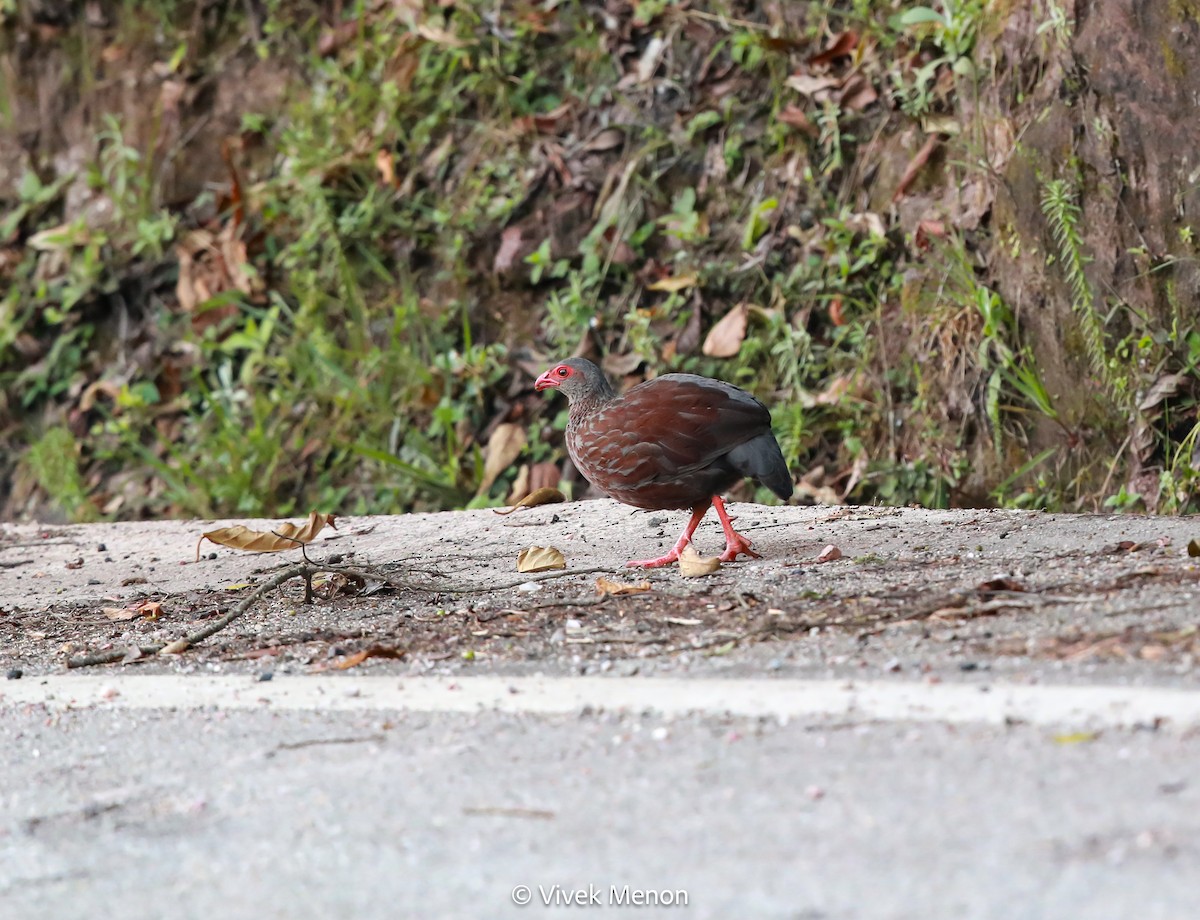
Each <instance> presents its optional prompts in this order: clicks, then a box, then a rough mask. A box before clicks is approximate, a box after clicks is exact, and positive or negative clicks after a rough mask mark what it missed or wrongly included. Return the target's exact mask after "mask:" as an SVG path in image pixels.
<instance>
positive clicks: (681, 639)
mask: <svg viewBox="0 0 1200 920" xmlns="http://www.w3.org/2000/svg"><path fill="white" fill-rule="evenodd" d="M736 513H737V514H738V515H739V516H740V520H739V526H744V527H745V528H746V532H747V534H748V535H749V536H751V538H752V539H754V541H755V546H756V548H757V549H759V550H760V551H761V552H762V554H763V558H761V559H758V560H750V561H744V562H740V563H738V564H736V565H730V566H723V567H722V568H721V570H720V571H719V572H718V573H717V574H716V575H714V576H712V577H710V578H706V579H695V580H684V579H681V578H680V577H679V575H678V572H677V571H674V570H669V569H668V570H659V571H656V572H651V573H648V575H646V576H645V577H646V580H647V581H648V582H649V587H650V590H649V591H646V592H642V593H639V594H636V595H630V596H620V597H616V598H614V597H598V596H597V593H596V587H595V580H596V578H597V577H598V574H605V576H606V577H610V578H612V579H615V580H620V581H623V582H632V581H633V580H634V579H640V578H642V577H643V576H642V575H640V574H638V575H632V576H631V575H630V574H629V573H626V572H625V571H624V570H623V569H622V562H623V561H624V559H627V558H631V557H633V556H638V555H642V556H644V555H648V554H649V553H650V552H652V551H654V550H656V549H658V548H661V547H662V546H664V545H666V544H669V543H670V542H673V540H674V537H675V531H676V530H677V526H676V524H678V525H679V526H682V521H679V522H676V521H674V520H667V521H665V522H663V521H659V520H656V519H655V518H652V517H651V516H649V515H645V514H642V513H630V512H629V511H628V509H624V508H621V507H619V506H616V505H615V504H612V503H608V502H589V503H581V504H579V505H566V506H555V507H553V508H538V509H532V510H530V511H528V512H521V513H520V514H518V515H514V516H513V517H511V518H497V517H495V516H494V515H492V514H491V512H487V511H483V512H465V513H461V514H452V515H420V516H412V517H406V518H376V519H353V520H348V521H344V522H339V526H340V530H339V533H338V535H336V536H337V538H336V539H334V540H330V541H326V540H324V539H320V540H318V541H317V542H316V543H315V544H314V545H313V546H312V547H310V550H309V553H310V556H312V557H313V558H327V557H328V556H329V554H332V553H336V554H338V555H340V556H342V557H343V558H346V559H348V560H350V561H352V562H353V563H354V564H356V565H359V566H364V567H368V568H369V567H372V566H377V567H379V569H380V571H385V570H386V571H387V572H391V573H393V574H394V573H396V572H401V573H403V574H404V576H405V578H409V579H410V580H411V582H412V585H413V586H412V587H408V588H403V589H396V590H391V591H376V590H374V589H373V588H372V589H369V590H368V591H367V592H366V593H363V594H358V595H356V594H354V593H353V592H347V593H344V594H340V595H337V596H335V597H325V598H317V599H316V601H315V602H314V603H312V604H303V603H300V602H299V601H300V598H299V595H298V593H297V590H296V588H295V586H284V587H283V588H281V589H279V590H278V591H275V592H272V593H269V594H267V595H264V596H263V598H262V599H261V601H260V602H258V603H257V604H256V605H254V606H253V607H252V608H251V609H250V610H249V611H248V612H247V613H246V614H245V615H244V616H243V617H241V618H240V619H238V620H236V621H235V622H233V623H232V624H230V625H229V626H228V627H227V628H226V629H225V630H224V631H222V632H221V633H218V634H217V635H216V636H214V637H212V638H211V639H209V640H207V641H206V642H204V643H202V644H200V645H198V646H196V647H195V648H192V649H189V650H187V651H186V652H185V653H184V654H181V655H172V656H161V655H158V656H144V655H143V656H139V657H136V660H135V659H134V658H133V657H132V656H131V658H130V661H129V663H126V664H118V665H115V666H106V667H101V668H86V669H82V670H67V669H66V667H65V663H66V662H67V661H68V660H70V659H71V658H72V657H77V656H79V655H80V654H83V653H87V652H89V651H95V650H103V649H118V650H123V649H127V648H131V647H134V646H138V645H143V644H145V643H147V642H154V641H159V642H162V641H171V640H173V639H176V638H178V637H179V636H181V635H184V634H186V633H187V632H189V631H191V630H193V629H195V628H196V627H197V626H199V625H203V624H205V623H208V622H211V621H212V618H213V617H214V616H215V615H216V613H217V612H225V611H228V610H229V609H230V608H231V606H232V604H233V603H234V601H235V600H236V598H238V597H240V596H244V593H245V592H246V591H248V590H252V589H253V586H254V585H255V584H259V583H261V582H262V581H263V580H264V579H266V578H267V577H269V575H270V574H271V571H272V569H271V566H274V565H276V564H277V562H276V559H275V558H274V557H261V556H245V555H240V554H237V553H235V552H234V551H232V550H225V549H219V550H210V549H209V548H208V547H206V548H205V553H204V555H203V556H202V558H201V561H200V562H198V563H197V562H195V561H194V559H195V555H194V553H195V540H196V538H197V537H198V535H199V533H200V532H201V531H203V530H205V529H210V528H211V527H213V526H216V524H215V523H214V522H158V523H146V524H129V525H89V526H88V527H67V528H44V527H39V526H36V525H20V526H14V525H0V666H2V667H3V668H4V670H6V671H8V672H9V674H10V678H11V679H10V680H8V681H0V770H2V771H3V773H2V775H3V781H2V782H0V917H4V918H7V917H15V918H27V917H28V918H42V917H46V918H58V917H64V916H78V915H84V914H88V915H91V914H100V915H102V916H108V915H117V916H121V917H123V918H124V917H132V918H138V917H155V918H158V917H164V916H170V917H205V918H207V917H213V916H230V917H254V918H261V917H287V918H298V917H299V918H304V917H314V918H315V917H329V916H353V917H356V918H357V917H366V918H373V917H380V918H388V917H450V918H453V917H472V918H473V917H484V918H487V917H506V916H543V915H562V916H566V915H570V914H576V915H578V914H580V913H584V914H586V915H589V916H628V915H629V914H631V913H633V914H636V915H637V916H648V917H657V916H688V917H751V918H753V917H765V918H775V917H779V918H804V920H823V918H830V920H833V918H908V917H912V918H922V920H927V918H948V920H949V918H955V920H957V918H974V917H979V918H992V917H995V918H1004V920H1010V918H1014V917H1020V918H1056V920H1057V918H1076V917H1080V918H1109V917H1111V918H1114V920H1115V918H1122V920H1124V918H1130V917H1137V918H1169V920H1176V918H1178V920H1185V918H1187V920H1190V918H1192V917H1194V916H1195V915H1196V907H1195V880H1196V879H1197V878H1200V872H1198V870H1200V865H1198V862H1200V818H1198V817H1197V816H1198V815H1200V808H1198V807H1197V806H1198V805H1200V802H1198V801H1197V799H1198V797H1200V792H1198V781H1197V779H1196V777H1197V776H1198V775H1200V681H1198V680H1197V675H1198V671H1197V668H1196V655H1197V650H1198V646H1197V632H1198V630H1197V626H1198V625H1200V624H1198V621H1197V613H1196V610H1197V605H1196V593H1197V588H1196V584H1197V581H1198V580H1200V572H1198V570H1197V566H1196V562H1195V560H1193V559H1192V558H1191V557H1190V556H1189V555H1188V553H1187V551H1186V547H1187V544H1188V542H1189V540H1190V539H1192V538H1193V536H1194V535H1195V534H1196V533H1197V532H1198V531H1197V529H1196V528H1195V527H1194V525H1193V523H1192V522H1191V521H1190V520H1188V519H1157V518H1146V517H1125V516H1103V517H1087V516H1053V515H1041V514H1034V513H1025V512H929V511H921V510H919V509H903V510H898V509H882V508H880V509H830V508H762V507H755V506H738V507H737V509H736ZM251 523H252V522H251ZM261 526H263V528H264V529H269V528H270V525H269V524H264V525H261ZM700 539H701V542H702V549H704V550H715V549H718V548H719V535H718V533H717V532H716V529H715V527H712V526H710V525H707V524H706V525H705V527H704V528H702V531H701V537H700ZM531 544H539V545H554V546H558V547H559V548H561V549H563V550H564V553H565V555H566V556H567V563H568V570H567V572H566V573H565V575H564V576H563V577H557V575H555V577H553V578H550V579H548V580H544V581H542V580H537V579H530V578H528V577H527V576H522V575H519V574H517V573H516V572H515V571H514V567H515V557H516V554H517V552H518V551H519V550H520V549H521V548H524V547H526V546H528V545H531ZM829 544H832V545H835V546H837V547H838V548H839V549H840V550H841V553H842V558H840V559H838V560H836V561H833V562H827V563H821V562H817V559H818V558H819V556H820V554H821V551H822V549H823V548H824V547H825V546H826V545H829ZM210 553H215V556H212V555H210ZM376 587H377V586H376ZM144 601H151V602H154V603H157V604H159V605H160V608H161V609H160V610H158V611H157V613H156V615H155V616H154V617H149V616H144V615H141V614H139V615H138V616H137V617H136V618H134V619H115V620H114V619H112V618H110V616H109V615H108V614H107V613H105V612H104V611H105V609H106V608H108V609H118V610H119V609H120V608H121V607H125V606H131V605H136V604H139V603H141V602H144ZM381 649H382V650H383V651H386V652H387V653H388V655H386V656H385V655H383V654H378V655H376V654H374V652H379V651H380V650H381ZM372 650H373V651H372ZM365 651H372V654H371V655H370V656H364V657H362V658H358V657H356V653H362V652H365ZM391 656H394V657H391ZM343 667H344V668H345V670H342V668H343ZM18 673H19V674H20V677H17V674H18ZM521 886H525V887H524V888H522V887H521ZM614 886H615V892H614ZM526 889H527V892H526ZM514 891H516V896H517V898H518V899H521V898H523V897H524V896H525V895H526V893H527V894H528V899H529V902H530V903H528V904H526V905H518V904H516V903H514V899H513V896H514ZM580 892H582V897H581V900H582V901H583V902H584V903H579V904H575V903H571V904H568V903H567V900H568V898H571V900H575V897H576V895H577V894H578V893H580ZM622 899H623V903H617V901H618V900H622ZM656 899H657V902H658V904H657V906H655V904H654V903H653V902H654V901H655V900H656ZM638 900H643V901H649V902H651V903H650V904H648V905H643V906H638V905H637V904H635V903H634V902H636V901H638ZM547 901H549V902H550V903H549V904H547V903H546V902H547ZM665 901H670V902H673V903H671V905H670V906H663V902H665Z"/></svg>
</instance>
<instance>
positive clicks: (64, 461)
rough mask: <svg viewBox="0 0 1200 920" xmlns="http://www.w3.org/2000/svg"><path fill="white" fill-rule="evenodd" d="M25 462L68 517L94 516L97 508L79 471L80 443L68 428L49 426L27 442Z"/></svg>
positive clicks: (84, 519)
mask: <svg viewBox="0 0 1200 920" xmlns="http://www.w3.org/2000/svg"><path fill="white" fill-rule="evenodd" d="M24 465H25V467H26V468H27V469H28V470H29V472H30V473H31V474H32V475H33V477H34V479H35V480H36V481H37V483H38V485H39V486H41V487H42V488H43V489H44V490H45V491H46V494H47V495H49V496H50V499H51V500H52V501H53V502H54V503H55V504H56V505H57V506H58V507H59V509H60V510H61V511H62V512H63V514H65V515H66V516H67V518H68V519H70V520H72V521H91V520H95V518H96V516H97V515H96V509H95V507H94V506H93V505H92V504H91V503H90V502H89V501H88V497H87V488H86V486H85V485H84V482H83V475H82V474H81V473H80V471H79V445H78V443H76V441H75V438H74V436H73V435H72V434H71V432H70V431H68V430H67V429H66V428H64V427H55V428H50V429H48V430H47V431H46V432H44V433H43V434H42V436H41V437H40V438H38V439H37V440H36V441H34V442H33V444H31V445H30V446H29V450H28V451H27V452H26V454H25V460H24Z"/></svg>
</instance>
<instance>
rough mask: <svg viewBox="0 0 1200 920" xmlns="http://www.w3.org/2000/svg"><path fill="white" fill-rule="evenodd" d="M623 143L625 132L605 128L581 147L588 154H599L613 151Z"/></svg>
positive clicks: (618, 129)
mask: <svg viewBox="0 0 1200 920" xmlns="http://www.w3.org/2000/svg"><path fill="white" fill-rule="evenodd" d="M623 143H625V132H624V131H622V130H621V129H620V128H605V129H604V130H603V131H601V132H600V133H599V134H597V135H596V136H595V137H593V138H592V139H591V140H590V141H588V142H587V143H586V144H584V145H583V149H584V150H586V151H587V152H588V153H601V152H603V151H605V150H614V149H616V148H617V147H620V146H621V145H622V144H623Z"/></svg>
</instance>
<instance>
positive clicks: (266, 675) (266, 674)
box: [254, 671, 275, 684]
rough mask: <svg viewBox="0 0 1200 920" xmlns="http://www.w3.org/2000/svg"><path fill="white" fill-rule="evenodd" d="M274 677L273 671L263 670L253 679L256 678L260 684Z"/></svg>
mask: <svg viewBox="0 0 1200 920" xmlns="http://www.w3.org/2000/svg"><path fill="white" fill-rule="evenodd" d="M274 678H275V672H274V671H263V672H261V673H260V674H259V675H258V676H257V677H256V678H254V679H255V680H257V681H258V682H259V683H260V684H265V683H266V682H267V681H269V680H273V679H274Z"/></svg>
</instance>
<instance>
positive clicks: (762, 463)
mask: <svg viewBox="0 0 1200 920" xmlns="http://www.w3.org/2000/svg"><path fill="white" fill-rule="evenodd" d="M729 462H730V463H731V464H732V465H733V468H734V469H735V470H737V471H738V472H739V473H742V474H743V475H745V476H752V477H754V478H755V479H757V480H758V481H759V482H761V483H762V484H763V485H764V486H766V487H767V488H768V489H770V490H771V491H772V492H774V493H775V494H776V495H778V496H779V497H780V498H782V499H783V500H784V501H787V500H788V499H789V498H791V497H792V474H791V473H789V472H788V468H787V464H786V463H784V462H783V453H782V451H780V449H779V443H778V442H777V441H776V440H775V436H774V435H773V434H771V433H770V432H767V433H765V434H760V435H759V436H758V437H757V438H752V439H751V440H749V441H747V442H746V443H745V444H739V445H738V446H737V447H735V448H734V449H733V450H731V451H730V452H729Z"/></svg>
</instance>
